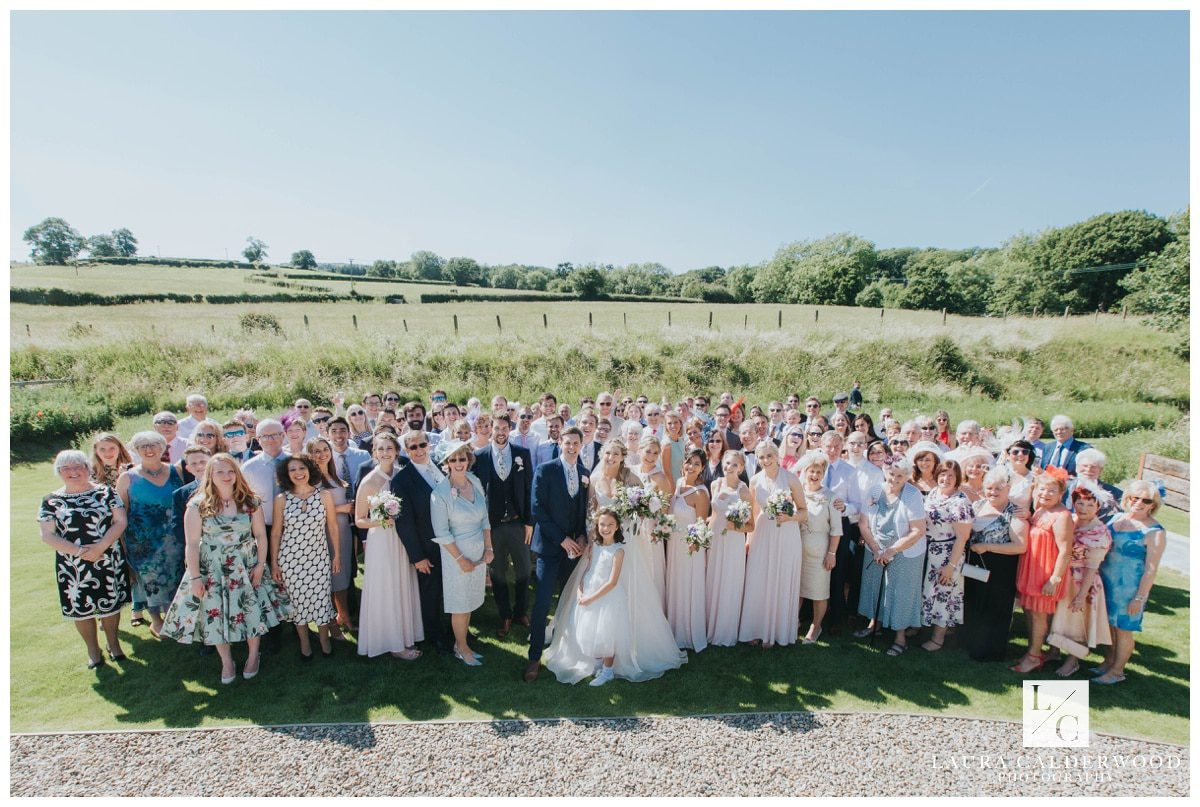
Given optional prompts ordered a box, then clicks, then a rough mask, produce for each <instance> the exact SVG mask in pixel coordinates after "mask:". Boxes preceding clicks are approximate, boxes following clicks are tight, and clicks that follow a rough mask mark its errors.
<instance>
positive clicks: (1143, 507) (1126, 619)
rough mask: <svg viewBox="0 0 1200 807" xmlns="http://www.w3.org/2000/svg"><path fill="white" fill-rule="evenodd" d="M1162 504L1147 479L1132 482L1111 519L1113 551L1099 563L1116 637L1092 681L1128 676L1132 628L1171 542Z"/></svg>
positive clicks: (1112, 681) (1139, 625)
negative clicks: (1120, 510)
mask: <svg viewBox="0 0 1200 807" xmlns="http://www.w3.org/2000/svg"><path fill="white" fill-rule="evenodd" d="M1161 506H1162V494H1161V493H1160V492H1159V490H1158V489H1157V488H1156V487H1155V486H1154V485H1152V484H1150V483H1149V482H1146V481H1145V480H1141V479H1139V480H1137V481H1135V482H1133V483H1132V484H1130V485H1129V488H1128V489H1127V490H1126V491H1125V495H1124V496H1123V497H1121V507H1122V508H1124V509H1125V511H1126V512H1125V513H1121V514H1118V515H1117V516H1115V517H1113V518H1112V519H1110V520H1109V522H1108V528H1109V530H1110V531H1111V532H1112V536H1113V545H1112V551H1110V552H1109V553H1108V556H1107V557H1106V558H1105V559H1104V564H1103V565H1102V566H1101V567H1100V577H1101V579H1103V581H1104V590H1105V591H1106V592H1108V621H1109V624H1110V627H1111V628H1112V633H1113V637H1114V638H1115V639H1116V641H1114V642H1113V644H1112V645H1111V646H1110V647H1109V649H1108V652H1107V653H1105V655H1104V663H1103V664H1101V665H1100V666H1099V667H1095V668H1093V669H1092V670H1091V671H1092V672H1094V673H1096V675H1097V676H1098V677H1096V678H1093V679H1092V683H1093V684H1106V685H1107V684H1119V683H1120V682H1122V681H1124V680H1125V664H1126V663H1127V662H1128V661H1129V657H1130V656H1131V655H1133V634H1134V633H1140V632H1141V630H1142V614H1143V613H1144V611H1145V608H1146V599H1147V598H1148V597H1149V596H1150V590H1151V588H1152V587H1153V586H1154V578H1155V576H1156V575H1157V574H1158V563H1159V561H1160V560H1161V559H1162V553H1163V550H1164V549H1166V546H1167V534H1166V532H1165V531H1164V530H1163V527H1162V525H1161V524H1159V523H1158V522H1157V521H1155V520H1154V515H1155V513H1157V512H1158V508H1159V507H1161Z"/></svg>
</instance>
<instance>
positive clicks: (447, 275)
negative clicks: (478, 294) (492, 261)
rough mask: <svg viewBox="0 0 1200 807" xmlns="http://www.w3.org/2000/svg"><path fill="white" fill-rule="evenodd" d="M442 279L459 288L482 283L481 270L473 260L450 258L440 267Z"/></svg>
mask: <svg viewBox="0 0 1200 807" xmlns="http://www.w3.org/2000/svg"><path fill="white" fill-rule="evenodd" d="M442 277H443V278H444V279H445V280H449V281H450V282H451V283H456V284H458V285H459V286H469V285H476V286H477V285H479V284H480V283H482V282H483V269H482V268H480V266H479V264H478V263H476V262H475V259H474V258H451V259H450V260H448V261H446V263H445V265H444V266H442Z"/></svg>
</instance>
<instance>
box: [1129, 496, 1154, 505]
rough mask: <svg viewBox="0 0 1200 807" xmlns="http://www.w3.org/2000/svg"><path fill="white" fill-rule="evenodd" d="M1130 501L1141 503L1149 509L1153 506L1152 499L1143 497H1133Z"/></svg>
mask: <svg viewBox="0 0 1200 807" xmlns="http://www.w3.org/2000/svg"><path fill="white" fill-rule="evenodd" d="M1130 501H1133V502H1141V503H1142V504H1144V505H1147V506H1149V507H1153V506H1154V499H1147V498H1146V497H1145V496H1133V497H1131V498H1130Z"/></svg>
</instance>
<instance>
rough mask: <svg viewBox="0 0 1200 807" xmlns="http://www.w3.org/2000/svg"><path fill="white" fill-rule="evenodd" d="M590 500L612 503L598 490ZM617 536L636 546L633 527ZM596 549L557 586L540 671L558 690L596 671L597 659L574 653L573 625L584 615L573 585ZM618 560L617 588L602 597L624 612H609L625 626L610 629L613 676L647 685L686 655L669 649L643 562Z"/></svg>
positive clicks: (638, 557)
mask: <svg viewBox="0 0 1200 807" xmlns="http://www.w3.org/2000/svg"><path fill="white" fill-rule="evenodd" d="M596 499H597V502H598V503H599V505H600V506H601V507H604V506H608V505H610V504H612V501H613V500H612V499H611V498H610V497H608V496H605V495H604V494H603V493H601V492H600V491H599V490H598V489H597V490H596ZM621 531H622V533H624V535H625V542H626V543H625V545H624V546H625V547H626V548H632V547H630V542H632V541H636V540H638V538H637V535H636V533H635V531H634V525H633V524H632V523H625V522H623V523H622V524H621ZM597 548H598V547H596V546H595V545H593V544H589V545H588V552H589V555H588V557H585V558H584V559H582V560H580V562H579V564H578V565H577V566H576V567H575V571H574V572H572V573H571V577H570V578H569V579H568V580H567V584H566V585H565V586H563V591H562V595H561V596H560V597H559V600H558V608H557V610H556V611H555V614H554V625H555V628H554V638H553V640H552V641H551V642H550V649H549V652H548V654H547V656H546V668H547V669H549V670H550V671H551V672H553V673H554V676H555V677H556V678H557V679H558V680H559V681H560V682H562V683H564V684H577V683H579V682H580V681H582V680H583V679H584V678H587V677H588V676H590V675H592V674H593V673H595V671H596V662H597V661H598V659H597V658H596V657H595V656H590V655H588V654H586V653H585V652H584V651H583V648H582V647H580V643H579V629H578V624H579V619H580V616H582V612H583V611H585V610H586V609H581V608H580V607H579V583H580V580H582V579H583V576H584V574H586V570H587V568H588V567H589V563H588V559H589V557H591V556H592V555H593V554H594V553H595V552H596V550H597ZM624 554H625V559H624V561H623V562H622V566H621V577H620V578H619V582H618V584H617V587H616V588H614V589H613V590H612V591H611V592H609V593H608V594H607V595H605V597H609V596H614V595H621V596H624V597H625V598H626V608H624V609H620V608H613V609H611V612H612V613H614V614H620V613H624V614H627V615H628V620H629V624H627V625H619V626H616V630H615V652H614V654H613V674H614V675H616V677H617V678H624V679H625V680H626V681H649V680H651V679H654V678H659V677H661V676H662V674H663V673H665V672H666V671H667V670H675V669H678V668H679V667H681V666H682V665H683V664H685V663H686V662H687V653H685V652H684V651H682V650H680V649H679V647H678V646H676V644H675V634H674V633H672V632H671V626H670V624H668V623H667V617H666V616H665V615H664V614H663V609H662V599H661V595H660V594H659V592H658V588H657V587H656V586H655V584H654V581H653V579H652V578H651V576H650V570H649V568H648V567H647V565H646V560H645V556H644V555H643V554H642V553H640V552H636V551H633V552H629V551H627V552H625V553H624ZM606 579H607V578H606ZM601 599H603V598H601ZM597 604H599V601H598V602H597ZM586 621H587V620H585V623H586Z"/></svg>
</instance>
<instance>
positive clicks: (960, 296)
mask: <svg viewBox="0 0 1200 807" xmlns="http://www.w3.org/2000/svg"><path fill="white" fill-rule="evenodd" d="M1003 264H1004V256H1003V254H1002V253H1001V252H1000V250H995V249H993V250H987V251H981V252H980V253H979V254H978V255H975V256H973V257H970V258H967V259H966V260H962V261H955V262H954V263H952V264H950V265H949V266H947V267H946V282H947V284H948V286H949V290H950V299H951V300H953V307H952V309H951V310H953V311H954V313H956V314H967V315H970V316H979V315H982V314H986V313H987V307H988V300H989V299H990V298H991V295H992V281H993V278H994V277H995V276H996V273H997V271H998V270H999V268H1000V267H1002V266H1003Z"/></svg>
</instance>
